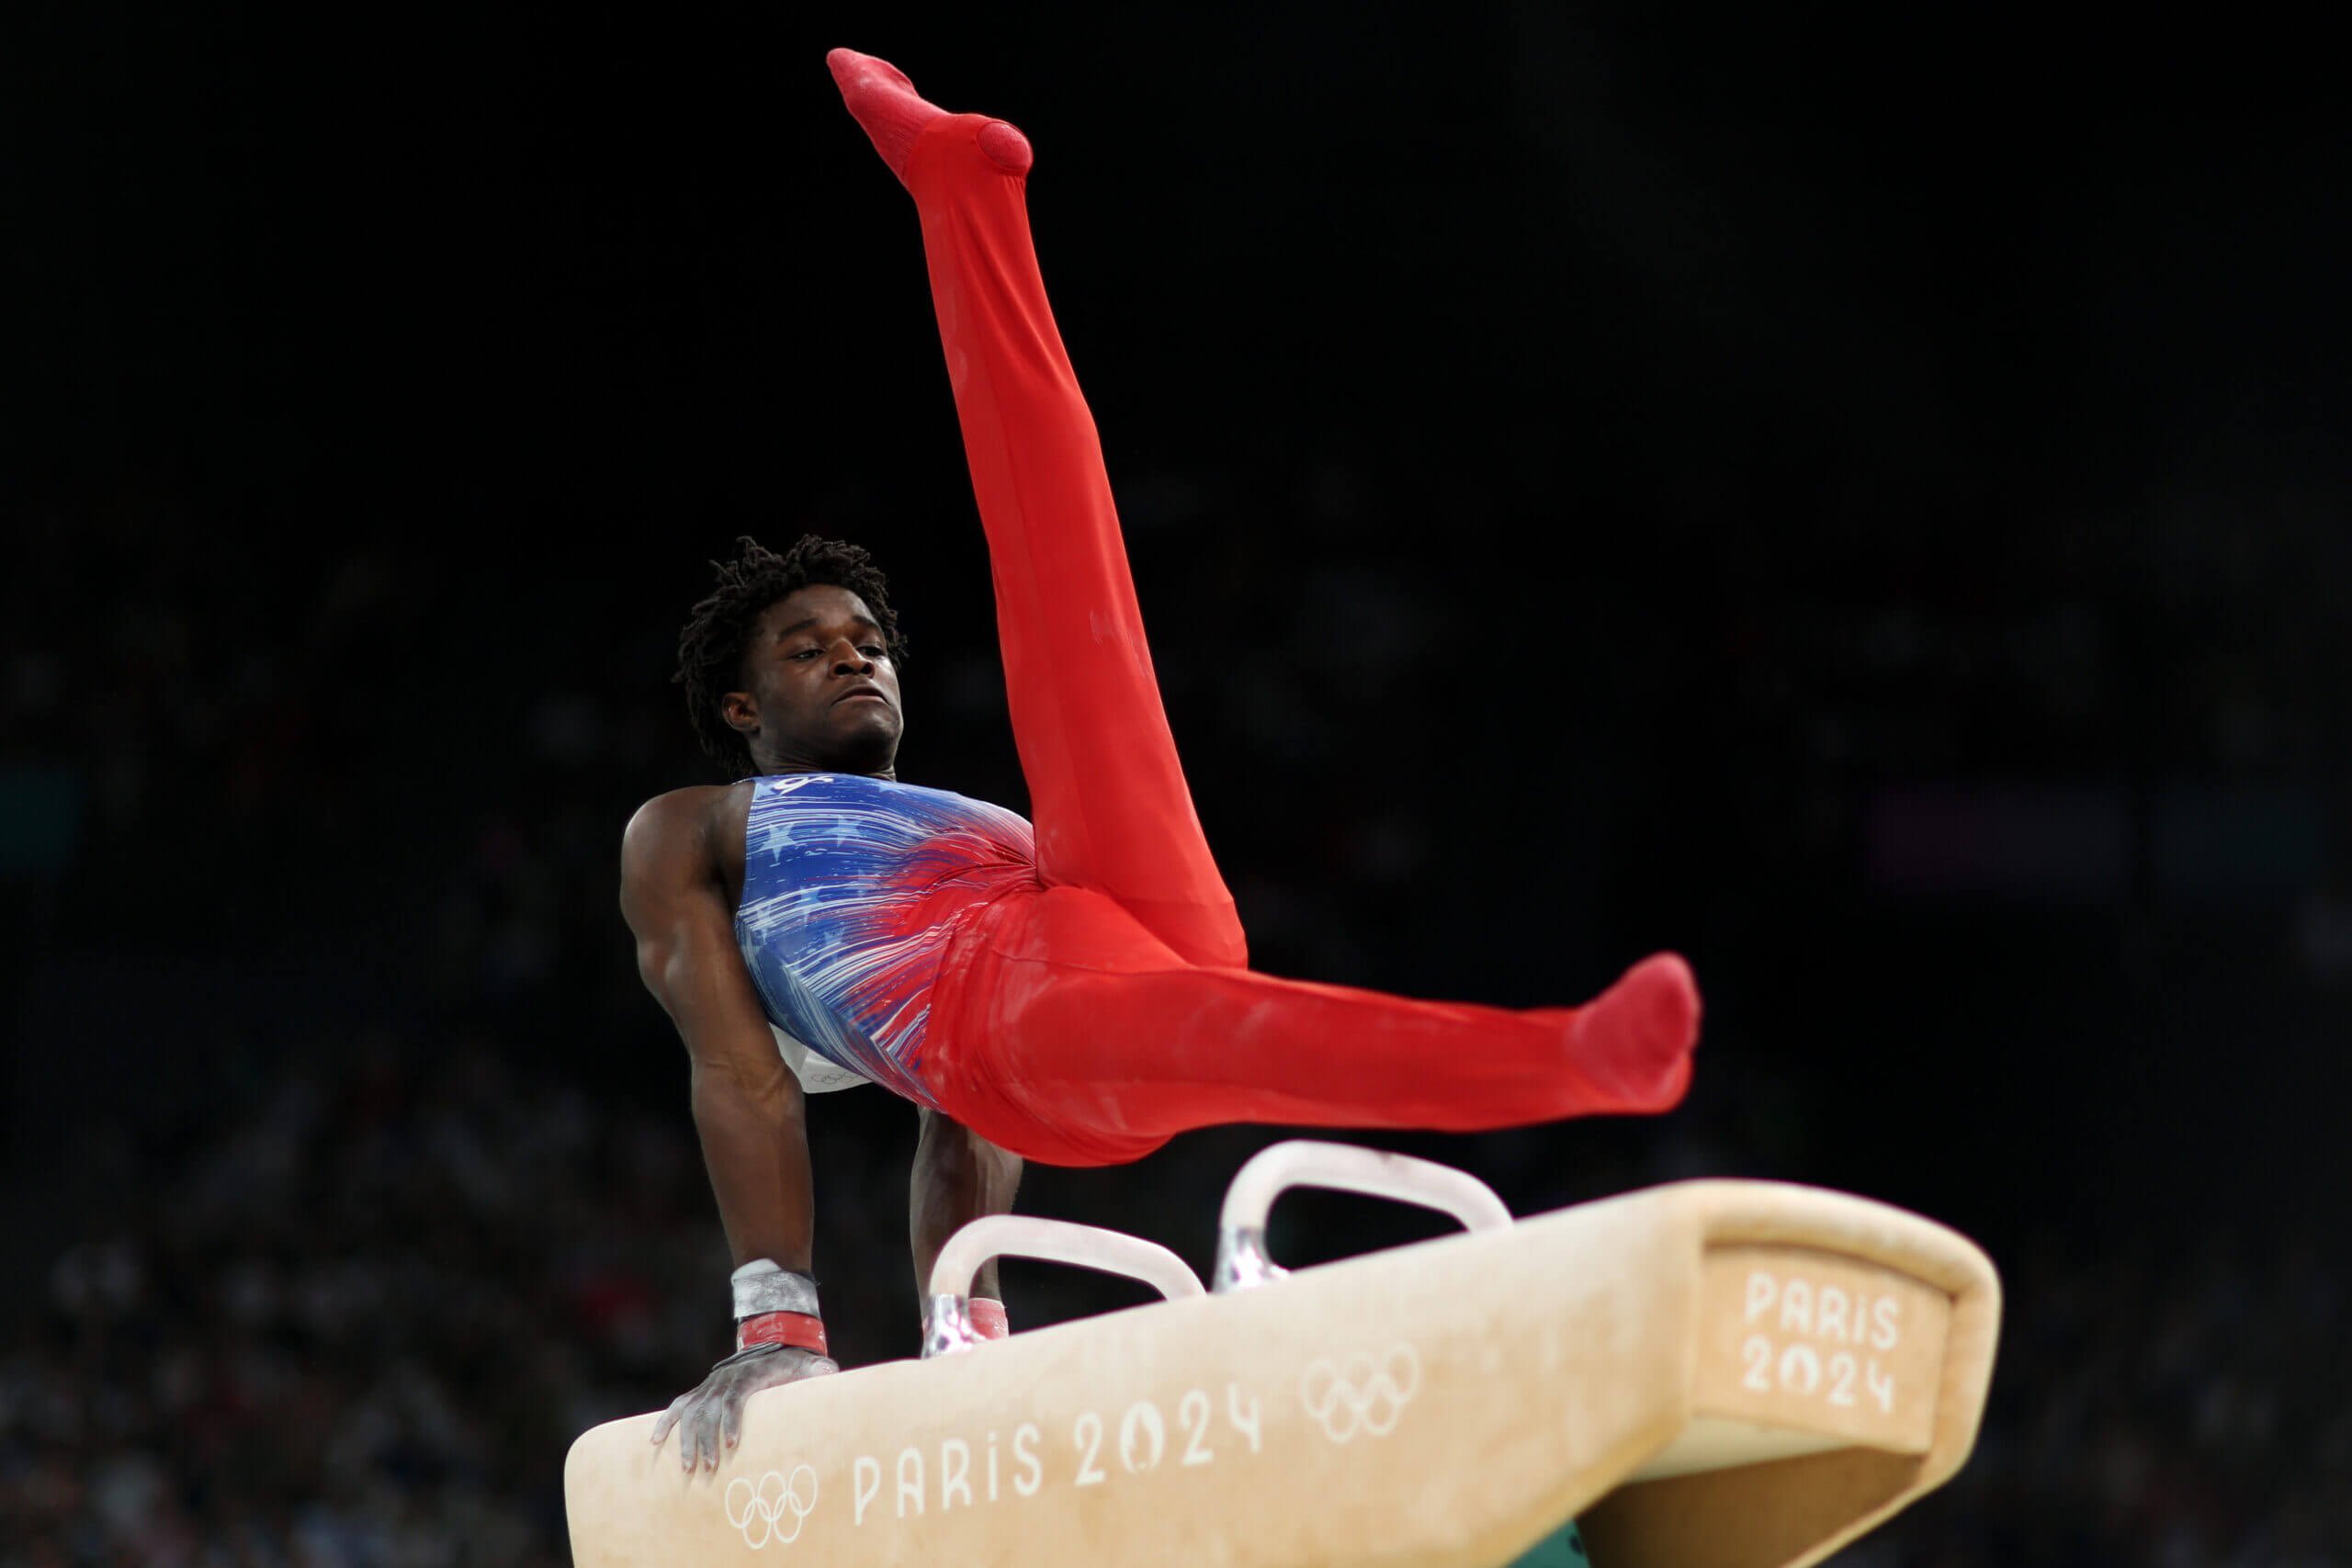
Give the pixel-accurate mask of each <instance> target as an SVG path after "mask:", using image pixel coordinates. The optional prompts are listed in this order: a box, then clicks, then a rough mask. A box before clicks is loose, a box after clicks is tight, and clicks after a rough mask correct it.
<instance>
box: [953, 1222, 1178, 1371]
mask: <svg viewBox="0 0 2352 1568" xmlns="http://www.w3.org/2000/svg"><path fill="white" fill-rule="evenodd" d="M990 1258H1042V1259H1043V1260H1045V1261H1046V1262H1048V1263H1071V1264H1076V1265H1077V1266H1078V1267H1079V1268H1080V1269H1100V1270H1102V1271H1103V1273H1105V1274H1125V1275H1126V1276H1127V1277H1128V1278H1129V1279H1131V1280H1142V1281H1143V1282H1144V1283H1145V1284H1147V1285H1149V1286H1150V1287H1151V1288H1152V1289H1154V1290H1156V1291H1158V1292H1159V1293H1160V1294H1161V1295H1163V1296H1166V1297H1167V1298H1169V1299H1170V1301H1174V1300H1176V1299H1177V1298H1178V1297H1181V1296H1204V1295H1206V1294H1208V1292H1206V1291H1204V1290H1203V1289H1202V1288H1201V1279H1200V1276H1199V1275H1197V1274H1195V1273H1193V1270H1192V1268H1191V1266H1190V1265H1188V1264H1187V1263H1186V1262H1185V1261H1184V1260H1183V1259H1182V1258H1179V1257H1177V1256H1176V1255H1175V1254H1174V1253H1172V1252H1170V1251H1169V1250H1168V1249H1167V1248H1166V1247H1162V1246H1160V1245H1159V1243H1158V1242H1151V1241H1146V1240H1144V1239H1143V1238H1142V1237H1141V1236H1135V1235H1124V1234H1122V1233H1121V1232H1118V1231H1106V1230H1103V1229H1102V1228H1101V1227H1099V1226H1096V1225H1080V1224H1071V1223H1069V1221H1067V1220H1041V1219H1038V1218H1036V1217H1035V1216H1034V1215H1029V1214H989V1215H987V1216H984V1217H983V1218H980V1219H977V1220H974V1221H972V1222H971V1224H967V1225H966V1226H965V1227H964V1228H963V1229H961V1230H959V1231H957V1232H956V1234H955V1235H952V1236H949V1237H948V1238H947V1245H946V1246H945V1247H941V1248H940V1249H939V1261H938V1262H936V1263H934V1264H933V1265H932V1266H931V1302H930V1305H929V1306H928V1307H927V1308H926V1309H925V1311H924V1314H923V1335H922V1353H923V1356H924V1359H929V1358H931V1357H933V1356H943V1355H948V1354H951V1353H953V1352H955V1351H957V1350H969V1349H971V1348H974V1347H975V1346H977V1345H978V1344H979V1343H980V1337H979V1336H978V1334H976V1333H975V1332H973V1329H972V1317H971V1307H970V1298H971V1294H972V1279H973V1276H975V1275H977V1274H978V1273H979V1271H980V1266H981V1265H982V1264H984V1263H986V1262H988V1261H989V1259H990Z"/></svg>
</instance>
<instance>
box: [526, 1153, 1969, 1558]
mask: <svg viewBox="0 0 2352 1568" xmlns="http://www.w3.org/2000/svg"><path fill="white" fill-rule="evenodd" d="M1270 1160H1271V1161H1273V1162H1274V1163H1275V1164H1276V1166H1277V1167H1278V1169H1277V1170H1276V1172H1275V1174H1276V1175H1277V1176H1278V1177H1279V1178H1280V1179H1276V1180H1269V1179H1267V1173H1266V1171H1265V1169H1264V1168H1262V1167H1261V1162H1266V1161H1270ZM1253 1171H1254V1174H1253ZM1435 1172H1442V1176H1436V1175H1432V1174H1431V1173H1435ZM1400 1173H1401V1174H1402V1176H1403V1177H1404V1182H1403V1184H1402V1185H1400V1184H1399V1183H1398V1182H1397V1181H1395V1180H1390V1178H1395V1177H1397V1176H1399V1175H1400ZM1359 1177H1361V1178H1363V1180H1357V1179H1355V1178H1359ZM1384 1182H1385V1185H1383V1183H1384ZM1416 1183H1418V1185H1417V1186H1416V1185H1415V1184H1416ZM1298 1184H1307V1185H1325V1186H1340V1187H1351V1188H1354V1189H1355V1190H1383V1191H1386V1192H1387V1193H1388V1194H1389V1195H1391V1196H1395V1197H1400V1198H1403V1199H1405V1200H1406V1201H1413V1202H1419V1203H1423V1204H1427V1205H1429V1206H1430V1207H1434V1208H1441V1209H1445V1210H1447V1211H1448V1212H1450V1213H1454V1214H1455V1215H1456V1217H1457V1218H1460V1219H1462V1220H1463V1222H1464V1224H1467V1225H1470V1226H1472V1227H1473V1228H1472V1229H1471V1230H1469V1231H1468V1232H1467V1233H1466V1234H1464V1235H1453V1236H1446V1237H1442V1238H1440V1239H1438V1240H1435V1241H1429V1242H1423V1243H1419V1244H1418V1245H1415V1246H1412V1247H1399V1248H1396V1249H1393V1250H1390V1251H1385V1252H1380V1253H1374V1254H1372V1255H1369V1256H1366V1257H1362V1258H1351V1259H1348V1260H1346V1261H1344V1262H1340V1263H1335V1264H1330V1265H1327V1266H1324V1267H1321V1268H1316V1269H1303V1270H1300V1271H1299V1272H1297V1273H1295V1274H1285V1273H1284V1272H1283V1270H1281V1269H1277V1268H1274V1267H1272V1264H1271V1261H1270V1260H1268V1259H1267V1258H1265V1257H1264V1255H1263V1224H1264V1214H1265V1210H1266V1207H1267V1206H1268V1205H1270V1204H1271V1202H1272V1199H1273V1197H1274V1195H1275V1193H1276V1192H1278V1191H1279V1190H1281V1188H1282V1187H1283V1186H1284V1185H1298ZM1465 1184H1466V1185H1465ZM1245 1185H1247V1186H1248V1187H1249V1190H1248V1192H1247V1193H1244V1191H1243V1189H1244V1187H1245ZM1406 1187H1413V1188H1414V1190H1405V1188H1406ZM1472 1188H1475V1189H1476V1190H1477V1191H1476V1192H1472V1191H1469V1190H1468V1189H1472ZM1484 1191H1485V1190H1484V1189H1483V1188H1482V1187H1480V1186H1479V1184H1477V1183H1476V1182H1475V1181H1473V1180H1471V1179H1469V1178H1467V1177H1465V1176H1463V1175H1462V1173H1460V1172H1456V1171H1447V1170H1445V1169H1444V1168H1442V1167H1432V1166H1429V1165H1428V1164H1427V1162H1423V1161H1406V1160H1399V1159H1398V1158H1397V1156H1378V1155H1373V1154H1371V1153H1370V1152H1369V1151H1366V1150H1362V1149H1354V1148H1343V1147H1341V1146H1340V1145H1317V1144H1306V1145H1301V1144H1291V1145H1277V1146H1276V1147H1275V1148H1274V1149H1270V1150H1268V1151H1266V1153H1265V1154H1263V1155H1261V1156H1259V1158H1258V1160H1255V1161H1252V1162H1251V1168H1245V1171H1244V1173H1243V1176H1242V1178H1240V1179H1238V1180H1237V1182H1236V1194H1237V1197H1236V1199H1234V1200H1230V1201H1228V1202H1227V1209H1226V1213H1225V1215H1224V1235H1223V1237H1222V1240H1221V1247H1220V1261H1219V1268H1218V1271H1217V1272H1218V1287H1219V1288H1218V1291H1217V1292H1216V1293H1215V1294H1205V1295H1204V1294H1199V1293H1196V1292H1198V1291H1199V1288H1200V1287H1199V1282H1198V1280H1196V1279H1194V1278H1193V1276H1192V1274H1191V1271H1190V1270H1189V1269H1185V1268H1184V1267H1183V1266H1182V1263H1181V1262H1180V1261H1178V1260H1176V1259H1175V1258H1173V1255H1171V1254H1168V1253H1167V1252H1165V1250H1164V1249H1161V1248H1158V1247H1150V1246H1149V1244H1146V1243H1141V1242H1137V1241H1136V1240H1135V1239H1134V1238H1132V1237H1125V1236H1116V1235H1113V1233H1107V1232H1093V1231H1090V1230H1089V1229H1088V1228H1087V1227H1083V1226H1075V1225H1059V1224H1054V1223H1052V1222H1045V1221H1036V1220H1025V1219H1023V1220H1010V1221H982V1222H978V1225H976V1226H974V1227H967V1231H966V1232H964V1233H959V1234H958V1236H957V1238H956V1244H953V1245H952V1246H951V1252H950V1254H944V1255H943V1257H942V1258H941V1267H940V1269H938V1270H937V1271H935V1272H934V1275H933V1281H932V1287H933V1300H932V1306H931V1322H930V1325H929V1330H928V1333H927V1337H926V1347H925V1359H922V1360H921V1361H893V1362H887V1363H884V1364H882V1365H879V1366H874V1367H867V1368H864V1369H862V1370H859V1371H850V1372H844V1373H842V1374H840V1375H838V1376H833V1377H826V1378H819V1379H816V1380H813V1381H811V1382H803V1383H797V1384H793V1385H790V1386H788V1387H785V1388H779V1389H775V1390H771V1391H768V1392H766V1393H760V1394H757V1395H754V1396H753V1398H752V1402H751V1405H750V1407H749V1408H748V1409H747V1411H746V1413H745V1417H744V1434H743V1440H742V1445H741V1448H740V1449H739V1450H737V1451H736V1452H735V1453H733V1454H732V1455H731V1456H729V1459H728V1460H727V1461H725V1463H724V1464H723V1465H722V1466H721V1468H720V1469H719V1471H718V1473H717V1474H716V1475H715V1476H713V1475H711V1474H709V1473H707V1472H705V1473H696V1474H692V1475H689V1474H687V1473H685V1472H683V1471H682V1470H681V1469H680V1467H679V1464H678V1461H677V1456H676V1454H675V1453H674V1452H673V1451H672V1450H671V1448H670V1447H669V1446H667V1445H665V1446H664V1447H663V1448H662V1449H661V1450H656V1449H655V1448H654V1447H653V1446H652V1444H651V1443H650V1441H648V1435H649V1433H650V1430H651V1427H652V1423H653V1419H654V1417H653V1416H650V1415H647V1416H637V1417H634V1418H631V1419H628V1420H624V1421H616V1422H611V1423H609V1424H607V1425H605V1426H602V1427H596V1428H595V1429H594V1430H593V1431H590V1432H588V1433H586V1434H585V1435H583V1436H582V1438H580V1439H579V1440H578V1441H577V1442H576V1443H574V1444H573V1446H572V1450H571V1459H570V1461H569V1463H568V1465H567V1466H566V1471H565V1490H566V1495H567V1501H568V1505H569V1508H570V1514H571V1541H572V1552H573V1556H574V1560H575V1561H576V1562H578V1563H580V1564H582V1568H603V1565H619V1564H651V1563H664V1564H681V1565H685V1568H706V1565H717V1564H732V1563H756V1562H787V1561H797V1562H804V1563H824V1564H828V1565H829V1568H868V1565H872V1568H880V1565H884V1564H908V1565H915V1564H922V1565H924V1568H932V1565H935V1564H938V1563H956V1564H959V1565H960V1564H970V1565H974V1568H978V1565H980V1564H1000V1565H1002V1568H1039V1565H1041V1564H1054V1565H1059V1564H1074V1563H1086V1564H1090V1565H1092V1564H1101V1565H1104V1568H1162V1565H1164V1564H1167V1563H1170V1562H1200V1563H1215V1564H1220V1565H1230V1568H1308V1565H1310V1564H1312V1565H1316V1568H1351V1565H1354V1564H1374V1563H1377V1564H1384V1565H1388V1564H1393V1565H1398V1568H1506V1565H1508V1564H1510V1563H1512V1562H1516V1561H1517V1560H1518V1559H1519V1558H1520V1557H1521V1554H1523V1553H1525V1552H1527V1551H1529V1550H1530V1548H1532V1547H1533V1546H1535V1545H1536V1544H1537V1543H1538V1542H1540V1541H1543V1540H1544V1539H1545V1538H1546V1537H1547V1536H1549V1535H1551V1534H1552V1533H1553V1532H1554V1531H1555V1530H1557V1529H1559V1528H1560V1527H1561V1526H1562V1524H1563V1523H1564V1522H1565V1521H1566V1520H1567V1519H1569V1518H1571V1517H1574V1518H1577V1520H1578V1521H1579V1522H1580V1524H1581V1527H1582V1530H1583V1534H1584V1538H1585V1540H1586V1541H1587V1542H1588V1543H1589V1547H1590V1551H1591V1557H1592V1561H1593V1562H1594V1563H1595V1564H1596V1568H1795V1565H1800V1564H1804V1563H1810V1562H1815V1561H1818V1560H1819V1559H1820V1558H1822V1557H1824V1556H1826V1555H1827V1554H1828V1553H1829V1552H1831V1551H1835V1550H1837V1549H1838V1547H1840V1546H1842V1545H1844V1544H1846V1543H1847V1542H1848V1541H1849V1540H1853V1539H1854V1538H1855V1537H1856V1536H1858V1535H1860V1534H1861V1533H1862V1532H1863V1531H1864V1530H1867V1529H1870V1528H1871V1527H1872V1526H1873V1525H1875V1524H1877V1523H1879V1522H1880V1521H1882V1520H1883V1519H1885V1518H1886V1517H1889V1516H1891V1515H1892V1514H1894V1512H1896V1511H1897V1510H1898V1509H1900V1508H1902V1507H1904V1506H1905V1505H1907V1504H1909V1503H1910V1502H1912V1501H1913V1500H1914V1499H1916V1498H1917V1497H1919V1496H1921V1495H1924V1494H1925V1493H1927V1492H1928V1491H1930V1490H1932V1489H1933V1488H1935V1487H1936V1486H1938V1485H1939V1484H1941V1483H1943V1482H1944V1481H1945V1480H1947V1479H1949V1478H1950V1477H1951V1475H1952V1473H1953V1472H1956V1471H1957V1470H1958V1469H1959V1468H1960V1466H1961V1464H1962V1462H1963V1461H1965V1460H1966V1458H1967V1457H1968V1453H1969V1450H1970V1449H1971V1447H1972V1446H1973V1443H1974V1441H1975V1437H1976V1430H1977V1425H1978V1422H1979V1421H1980V1419H1981V1418H1982V1416H1983V1414H1984V1408H1985V1393H1986V1388H1987V1385H1988V1383H1989V1382H1990V1379H1991V1374H1992V1366H1993V1353H1994V1344H1995V1339H1996V1335H1997V1332H1998V1328H1999V1319H2000V1286H1999V1282H1998V1280H1997V1278H1996V1275H1995V1272H1994V1269H1993V1267H1992V1265H1991V1263H1990V1261H1989V1260H1987V1259H1986V1258H1985V1255H1984V1253H1983V1252H1982V1251H1980V1250H1979V1249H1978V1248H1977V1247H1975V1246H1974V1245H1973V1244H1972V1243H1970V1242H1969V1241H1968V1240H1967V1239H1966V1238H1964V1237H1962V1236H1961V1235H1957V1234H1955V1233H1954V1232H1952V1231H1951V1230H1948V1229H1946V1228H1945V1227H1943V1226H1941V1225H1938V1224H1933V1223H1932V1222H1930V1221H1928V1220H1924V1219H1921V1218H1919V1217H1918V1216H1917V1215H1914V1214H1910V1213H1904V1212H1903V1211H1901V1210H1898V1209H1894V1208H1891V1207H1889V1206H1887V1205H1885V1204H1883V1203H1876V1202H1871V1201H1867V1200H1864V1199H1860V1198H1854V1197H1849V1196H1847V1195H1844V1194H1841V1193H1836V1192H1826V1191H1821V1190H1815V1189H1810V1188H1804V1187H1793V1186H1786V1185H1782V1184H1779V1183H1773V1182H1759V1181H1693V1182H1683V1183H1678V1184H1675V1185H1672V1186H1667V1187H1659V1188H1654V1189H1650V1190H1645V1191H1641V1192H1635V1193H1631V1194H1628V1195H1626V1196H1624V1197H1621V1198H1614V1199H1610V1200H1607V1201H1601V1202H1596V1203H1588V1204H1582V1205H1579V1206H1577V1207H1575V1208H1571V1209H1564V1210H1561V1211H1559V1212H1557V1213H1549V1214H1544V1215H1539V1216H1536V1217H1534V1218H1532V1219H1527V1220H1523V1221H1521V1222H1519V1223H1517V1224H1509V1223H1507V1222H1508V1215H1507V1213H1504V1212H1502V1211H1501V1209H1500V1205H1499V1203H1493V1202H1491V1200H1492V1197H1493V1195H1492V1194H1491V1193H1486V1198H1485V1200H1480V1199H1479V1198H1478V1196H1477V1193H1478V1192H1484ZM1237 1206H1238V1207H1237ZM1253 1220H1254V1223H1253ZM979 1226H1009V1227H1012V1228H1009V1229H1002V1230H999V1231H997V1232H994V1233H979V1234H977V1235H976V1234H975V1233H978V1232H979ZM967 1235H971V1236H972V1238H973V1239H971V1240H970V1241H968V1242H967V1241H966V1239H965V1238H966V1236H967ZM1102 1237H1109V1238H1110V1241H1109V1243H1108V1244H1106V1245H1104V1246H1103V1247H1101V1248H1099V1249H1098V1248H1096V1247H1094V1245H1093V1239H1094V1238H1102ZM1137 1249H1141V1250H1137ZM1000 1252H1005V1253H1014V1252H1017V1253H1023V1254H1026V1255H1030V1256H1046V1257H1051V1258H1059V1259H1060V1260H1062V1261H1067V1262H1079V1263H1083V1264H1086V1265H1087V1266H1090V1267H1094V1268H1103V1269H1116V1270H1119V1271H1134V1272H1136V1273H1137V1274H1138V1275H1140V1276H1144V1277H1148V1278H1151V1279H1152V1280H1153V1282H1154V1283H1155V1284H1156V1285H1158V1287H1159V1289H1160V1290H1161V1292H1163V1294H1167V1295H1169V1296H1170V1299H1169V1300H1167V1301H1164V1302H1161V1303H1156V1304H1153V1305H1149V1306H1144V1307H1136V1308H1132V1309H1129V1310H1126V1311H1123V1312H1116V1313H1111V1314H1105V1315H1103V1316H1101V1317H1096V1318H1091V1319H1088V1320H1085V1321H1083V1322H1079V1323H1070V1324H1064V1325H1059V1326H1057V1327H1053V1328H1046V1329H1040V1330H1035V1331H1033V1332H1029V1333H1023V1334H1017V1335H1014V1336H1012V1337H1011V1338H1008V1339H1004V1340H1001V1341H996V1342H990V1343H980V1342H976V1341H973V1340H971V1339H970V1338H969V1337H968V1335H959V1334H958V1332H957V1325H958V1323H959V1321H960V1319H961V1308H962V1292H963V1291H964V1289H965V1288H966V1287H967V1284H968V1280H969V1279H970V1275H971V1270H972V1269H976V1268H978V1266H979V1264H980V1263H981V1262H984V1261H985V1260H986V1258H987V1257H988V1256H993V1255H995V1254H996V1253H1000ZM959 1274H960V1278H958V1276H959Z"/></svg>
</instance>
